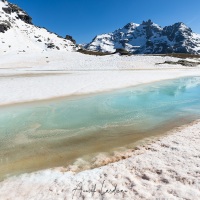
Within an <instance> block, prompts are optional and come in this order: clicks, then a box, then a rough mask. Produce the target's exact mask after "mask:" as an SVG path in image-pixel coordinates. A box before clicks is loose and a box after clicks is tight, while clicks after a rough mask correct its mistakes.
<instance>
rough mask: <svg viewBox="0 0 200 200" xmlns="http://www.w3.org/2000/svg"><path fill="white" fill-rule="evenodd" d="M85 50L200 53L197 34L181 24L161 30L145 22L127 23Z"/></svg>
mask: <svg viewBox="0 0 200 200" xmlns="http://www.w3.org/2000/svg"><path fill="white" fill-rule="evenodd" d="M86 48H87V49H88V50H94V51H101V52H115V51H116V49H124V50H126V51H128V52H130V53H134V54H162V53H190V54H200V35H198V34H195V33H193V32H192V30H191V29H190V28H189V27H187V26H186V25H185V24H184V23H182V22H177V23H175V24H173V25H170V26H165V27H164V28H162V27H160V26H159V25H157V24H155V23H153V22H152V21H151V20H147V21H143V22H142V23H141V24H140V25H139V24H134V23H128V24H127V25H125V26H124V27H123V28H122V29H118V30H116V31H114V32H112V33H108V34H103V35H98V36H96V37H95V38H94V39H93V40H92V42H91V43H89V44H87V45H86Z"/></svg>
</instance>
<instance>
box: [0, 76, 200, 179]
mask: <svg viewBox="0 0 200 200" xmlns="http://www.w3.org/2000/svg"><path fill="white" fill-rule="evenodd" d="M198 118H200V77H187V78H180V79H175V80H168V81H162V82H157V83H152V84H148V85H141V86H137V87H133V88H126V89H122V90H117V91H112V92H107V93H102V94H95V95H88V96H83V97H76V98H72V99H67V98H66V99H58V100H52V101H46V102H35V103H27V104H20V105H13V106H7V107H1V108H0V178H4V177H6V176H10V175H14V174H20V173H24V172H31V171H35V170H40V169H44V168H49V167H55V166H63V165H64V166H66V165H68V164H70V163H71V162H73V161H75V160H76V159H77V158H81V157H84V156H87V155H91V156H90V157H92V156H93V155H94V154H98V153H100V152H112V151H114V150H115V149H117V148H118V147H123V146H127V145H129V144H132V143H134V142H136V141H138V140H141V139H142V138H146V137H150V136H152V135H156V134H161V133H164V132H166V131H167V130H170V129H171V128H173V127H176V126H178V125H182V124H184V123H188V122H191V121H193V120H195V119H198Z"/></svg>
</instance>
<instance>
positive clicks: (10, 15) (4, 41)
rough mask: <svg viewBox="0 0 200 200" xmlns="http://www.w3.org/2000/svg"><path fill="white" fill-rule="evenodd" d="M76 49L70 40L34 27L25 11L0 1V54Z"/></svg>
mask: <svg viewBox="0 0 200 200" xmlns="http://www.w3.org/2000/svg"><path fill="white" fill-rule="evenodd" d="M74 49H75V44H74V43H73V42H72V41H70V40H69V39H64V38H61V37H59V36H58V35H56V34H54V33H51V32H49V31H47V30H46V29H44V28H40V27H37V26H34V25H33V24H32V19H31V17H30V16H29V15H28V14H27V13H26V12H25V11H23V10H22V9H21V8H19V7H18V6H17V5H15V4H11V3H9V2H8V1H6V0H0V53H2V52H10V51H15V52H34V51H52V50H56V51H58V50H61V51H72V50H74Z"/></svg>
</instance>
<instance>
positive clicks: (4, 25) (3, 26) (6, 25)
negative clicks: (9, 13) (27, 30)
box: [0, 21, 11, 33]
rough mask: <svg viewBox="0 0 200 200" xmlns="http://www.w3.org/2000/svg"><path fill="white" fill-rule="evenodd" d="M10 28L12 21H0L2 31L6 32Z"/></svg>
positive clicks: (0, 30)
mask: <svg viewBox="0 0 200 200" xmlns="http://www.w3.org/2000/svg"><path fill="white" fill-rule="evenodd" d="M10 28H11V24H10V22H8V21H1V22H0V33H5V32H6V31H7V30H8V29H10Z"/></svg>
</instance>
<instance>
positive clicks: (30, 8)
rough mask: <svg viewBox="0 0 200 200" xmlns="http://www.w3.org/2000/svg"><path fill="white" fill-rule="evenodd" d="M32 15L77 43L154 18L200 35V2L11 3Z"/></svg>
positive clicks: (45, 0) (29, 0)
mask: <svg viewBox="0 0 200 200" xmlns="http://www.w3.org/2000/svg"><path fill="white" fill-rule="evenodd" d="M10 2H11V3H15V4H18V5H19V6H20V7H21V8H23V9H24V10H25V11H27V12H28V13H29V15H31V17H32V18H33V22H34V24H36V25H38V26H42V27H46V28H47V29H49V30H50V31H53V32H56V33H57V34H59V35H61V36H65V35H66V34H69V35H72V36H73V37H74V38H75V39H76V41H77V42H78V43H86V42H90V41H91V40H92V39H93V38H94V37H95V36H96V35H97V34H101V33H107V32H111V31H114V30H116V29H118V28H121V27H123V26H124V25H126V24H127V23H128V22H135V23H141V22H142V21H143V20H148V19H151V20H152V21H154V22H155V23H157V24H159V25H160V26H166V25H171V24H173V23H175V22H184V23H185V24H186V25H188V26H189V27H190V28H192V30H193V31H194V32H197V33H200V23H199V22H200V12H199V9H200V0H191V1H188V0H167V1H164V0H10Z"/></svg>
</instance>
